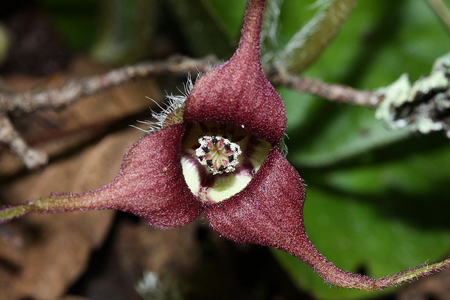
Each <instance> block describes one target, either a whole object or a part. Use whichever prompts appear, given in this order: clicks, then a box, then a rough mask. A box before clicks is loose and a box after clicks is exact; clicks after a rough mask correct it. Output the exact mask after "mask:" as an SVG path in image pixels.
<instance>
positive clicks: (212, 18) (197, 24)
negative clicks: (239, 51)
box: [168, 0, 243, 59]
mask: <svg viewBox="0 0 450 300" xmlns="http://www.w3.org/2000/svg"><path fill="white" fill-rule="evenodd" d="M168 3H169V4H170V8H171V9H172V11H173V12H174V13H175V16H176V18H177V21H178V24H179V25H180V28H181V30H182V31H183V33H184V36H185V40H186V42H187V44H188V46H189V47H190V50H191V51H192V52H193V54H194V56H205V55H209V54H215V55H217V56H218V57H220V58H224V59H228V58H230V56H231V54H232V53H233V51H234V45H233V43H232V42H231V39H230V38H229V37H228V35H227V32H226V30H225V28H226V26H225V25H224V23H223V22H221V21H219V19H218V18H217V15H216V14H212V11H210V10H209V9H208V8H210V7H205V5H204V4H203V1H202V0H169V1H168ZM230 12H231V10H227V14H228V15H229V14H230ZM242 15H243V11H242ZM241 22H242V21H241ZM219 24H220V25H219Z"/></svg>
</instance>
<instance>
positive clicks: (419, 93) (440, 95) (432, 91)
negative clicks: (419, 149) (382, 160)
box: [375, 53, 450, 135]
mask: <svg viewBox="0 0 450 300" xmlns="http://www.w3.org/2000/svg"><path fill="white" fill-rule="evenodd" d="M449 74H450V53H449V54H446V55H444V56H443V57H440V58H438V59H437V60H436V62H435V64H434V66H433V69H432V72H431V74H430V75H429V76H424V77H422V78H420V79H419V80H417V81H416V82H414V83H413V84H411V83H410V81H409V79H408V76H407V75H405V74H403V75H402V76H401V77H400V78H399V79H398V80H397V81H395V82H394V83H393V84H391V85H390V86H388V87H385V88H382V89H379V90H378V91H376V94H378V95H382V96H384V100H383V101H382V102H381V104H380V106H379V107H378V109H377V111H376V114H375V116H376V118H378V119H382V120H384V121H386V122H387V124H389V126H390V127H392V128H404V127H407V128H409V129H410V130H412V131H418V132H420V133H423V134H427V133H430V132H432V131H440V130H444V131H446V133H447V135H449V132H450V123H449V121H448V118H447V116H448V115H449V114H450V111H449V110H450V88H449V86H450V79H449V78H450V77H449Z"/></svg>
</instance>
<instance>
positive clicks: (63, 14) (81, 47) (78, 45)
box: [42, 0, 98, 51]
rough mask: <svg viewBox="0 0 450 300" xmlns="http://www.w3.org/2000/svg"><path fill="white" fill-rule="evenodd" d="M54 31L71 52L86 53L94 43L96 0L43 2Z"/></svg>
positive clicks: (51, 0) (95, 33) (45, 0)
mask: <svg viewBox="0 0 450 300" xmlns="http://www.w3.org/2000/svg"><path fill="white" fill-rule="evenodd" d="M42 4H43V6H44V7H45V8H46V10H47V11H48V12H49V16H50V18H51V21H52V23H53V24H54V26H55V30H56V31H57V32H58V33H59V34H60V35H61V37H62V39H63V40H64V43H65V44H66V46H67V47H68V48H69V49H70V50H72V51H86V50H88V49H89V48H90V46H91V45H92V43H93V42H94V41H95V37H96V35H97V33H98V31H97V15H98V8H97V1H96V0H70V1H60V0H43V1H42Z"/></svg>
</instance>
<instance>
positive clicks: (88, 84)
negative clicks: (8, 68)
mask: <svg viewBox="0 0 450 300" xmlns="http://www.w3.org/2000/svg"><path fill="white" fill-rule="evenodd" d="M211 63H214V64H215V63H218V61H217V59H215V58H214V57H205V58H203V59H198V60H196V59H192V58H187V57H181V56H176V57H171V58H169V59H168V60H166V61H161V62H145V63H140V64H136V65H134V66H128V67H123V68H120V69H116V70H113V71H110V72H108V73H106V74H103V75H97V76H91V77H86V78H84V79H81V80H73V81H70V82H68V83H67V84H65V85H64V86H62V87H61V88H56V89H44V90H42V91H39V92H26V93H20V94H15V93H0V111H3V112H21V113H32V112H34V111H36V110H38V109H56V108H60V107H64V106H67V105H69V104H71V103H73V102H76V101H77V100H79V99H81V98H84V97H87V96H90V95H93V94H97V93H99V92H102V91H104V90H106V89H108V88H111V87H115V86H118V85H121V84H124V83H126V82H129V81H132V80H135V79H138V78H147V77H151V76H159V75H185V74H187V73H189V72H197V71H200V72H205V71H207V70H208V69H209V68H210V66H211Z"/></svg>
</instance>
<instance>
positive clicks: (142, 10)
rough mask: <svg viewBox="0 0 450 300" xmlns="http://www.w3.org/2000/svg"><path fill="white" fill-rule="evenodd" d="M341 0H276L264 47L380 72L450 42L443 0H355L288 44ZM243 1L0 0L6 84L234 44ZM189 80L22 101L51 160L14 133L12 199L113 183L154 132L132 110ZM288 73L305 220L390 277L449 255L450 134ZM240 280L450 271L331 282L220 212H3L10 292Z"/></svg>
mask: <svg viewBox="0 0 450 300" xmlns="http://www.w3.org/2000/svg"><path fill="white" fill-rule="evenodd" d="M333 2H337V1H312V0H308V1H306V0H305V1H298V0H284V1H283V0H272V1H270V3H269V6H270V13H268V15H269V17H268V18H267V20H266V24H265V25H267V27H266V32H265V35H264V40H263V47H262V51H263V59H264V62H265V63H266V64H267V65H270V64H274V63H276V64H282V65H283V66H284V67H286V68H287V69H288V70H290V71H291V72H294V73H297V74H301V75H302V76H305V77H313V78H317V79H320V80H323V81H326V82H330V83H341V84H346V85H349V86H352V87H354V88H357V89H367V90H375V89H377V88H380V87H383V86H387V85H389V84H391V83H392V82H394V81H395V80H396V79H397V78H398V77H400V75H401V74H403V73H407V74H409V76H410V78H411V80H417V79H418V78H420V76H423V75H427V74H429V73H430V70H431V67H432V65H433V62H434V61H435V59H437V58H438V57H440V56H442V55H444V54H446V53H447V52H449V49H450V39H449V32H450V31H449V28H448V27H446V25H445V24H444V23H443V22H442V20H441V18H440V17H438V15H437V14H436V13H435V11H433V9H432V8H431V6H430V5H429V2H431V1H426V0H397V1H379V0H364V1H343V2H349V3H351V2H355V3H356V4H355V6H354V9H353V10H352V11H351V13H350V14H349V17H348V19H347V20H346V21H345V23H343V26H342V29H341V30H340V32H339V33H338V34H337V36H336V38H335V39H333V40H332V41H331V43H330V44H329V45H328V46H327V47H323V49H320V50H317V54H320V55H317V58H315V57H314V58H313V59H311V62H310V63H309V64H308V65H304V66H303V65H301V64H302V62H301V61H299V58H298V57H299V56H298V55H297V56H292V55H288V54H287V52H288V51H287V49H288V46H289V45H290V41H292V38H293V37H294V36H295V35H296V34H298V33H299V32H301V31H302V30H306V29H305V27H304V25H305V24H311V23H310V22H311V20H312V19H313V18H314V17H317V16H320V15H321V14H322V15H323V16H325V17H328V15H327V14H326V13H327V12H329V10H327V9H328V7H329V5H330V3H333ZM443 3H444V4H446V5H447V7H448V6H450V1H448V0H446V1H444V2H443ZM244 10H245V1H244V0H110V1H108V0H66V1H58V0H35V1H26V0H16V1H14V2H9V3H8V4H7V5H6V6H3V7H2V8H1V10H0V92H2V93H5V92H24V91H40V90H42V89H44V88H47V87H58V86H61V85H62V84H63V83H65V82H66V81H67V80H70V79H79V78H83V77H85V76H90V75H95V74H101V73H104V72H106V71H109V70H112V69H114V68H117V67H120V66H123V65H127V64H134V63H138V62H141V61H144V60H165V59H167V58H168V57H170V56H172V55H176V54H182V55H187V56H190V57H196V58H202V57H205V56H206V55H210V54H213V55H215V56H216V57H217V58H219V59H223V60H226V59H228V58H229V57H230V56H231V55H232V53H233V51H234V49H235V47H236V45H237V42H238V39H239V35H240V28H241V26H242V18H243V14H244ZM344 19H345V18H344ZM342 22H343V21H342ZM342 22H341V23H342ZM306 37H308V36H307V35H306ZM294 54H295V53H294ZM186 75H187V74H186ZM192 75H195V74H192ZM185 81H186V77H176V76H161V77H158V78H148V79H145V80H138V81H135V82H132V83H128V84H126V85H123V86H120V87H117V88H113V89H110V90H108V91H106V92H104V93H101V94H98V95H95V96H91V97H88V98H86V99H83V100H81V101H79V102H78V103H76V104H74V105H70V106H69V107H67V108H64V109H58V110H45V111H38V112H35V113H33V114H27V115H25V114H21V113H14V114H12V115H11V120H12V122H13V124H14V126H15V127H16V128H17V130H18V131H19V132H20V133H21V134H22V136H23V137H24V139H25V140H26V141H27V142H28V143H29V144H30V145H32V146H34V147H37V148H39V149H42V150H44V151H46V152H47V153H48V154H49V156H50V162H49V165H48V166H46V167H45V168H42V169H40V170H37V171H28V170H26V169H25V168H24V166H23V164H22V162H21V161H20V160H18V159H17V158H16V157H15V156H13V155H12V154H11V153H10V151H9V150H8V149H7V147H3V148H0V166H1V167H0V202H1V203H3V204H14V203H21V202H24V201H31V200H35V199H38V198H39V197H43V196H47V195H49V194H50V193H51V192H69V191H70V192H74V193H77V192H83V191H88V190H92V189H96V188H99V187H101V186H102V185H104V184H106V183H108V182H109V181H110V180H111V179H113V178H114V177H115V174H116V173H117V170H118V168H119V167H120V164H121V159H122V155H123V153H124V152H125V150H126V148H128V147H129V146H130V145H132V144H133V143H134V142H135V141H136V140H137V139H138V138H139V137H140V136H142V135H143V133H142V132H140V131H138V130H136V129H134V128H130V127H129V125H133V124H136V123H135V122H136V120H146V119H147V120H148V119H149V118H150V117H151V115H150V110H149V107H150V106H154V104H153V103H152V102H151V101H149V100H148V99H146V97H150V98H152V99H154V100H155V101H157V102H162V101H164V95H165V94H170V93H173V94H179V93H180V92H179V90H182V89H183V83H184V82H185ZM277 89H278V91H279V92H280V94H281V95H282V97H283V100H284V101H285V104H286V109H287V114H288V130H287V134H288V138H287V139H286V144H287V146H288V148H289V154H288V156H287V157H288V159H289V161H290V162H291V163H292V164H293V165H294V166H295V167H296V168H297V169H298V171H299V173H300V175H301V176H302V177H303V178H304V180H305V182H306V183H307V185H308V187H307V201H306V205H305V222H306V227H307V232H308V234H309V236H310V237H311V239H312V241H313V243H314V244H315V245H316V247H317V248H318V249H319V250H320V251H321V252H322V253H323V254H324V255H325V256H326V257H328V258H329V260H331V261H332V262H334V263H335V264H336V265H337V266H339V267H341V268H342V269H344V270H348V271H351V272H358V273H362V274H366V275H370V276H377V277H381V276H386V275H389V274H393V273H397V272H399V271H401V270H405V269H408V268H411V267H413V266H416V265H419V264H422V263H425V262H428V263H432V262H434V261H438V260H441V259H443V258H445V257H447V256H448V255H449V253H450V218H449V217H448V212H449V211H450V210H449V209H450V202H449V200H450V194H449V193H448V186H449V183H450V143H449V140H448V138H447V137H446V136H445V134H443V133H441V132H437V133H432V134H429V135H420V134H416V133H411V132H410V131H407V130H394V129H390V128H389V127H388V126H387V125H386V124H385V123H383V122H382V121H380V120H377V119H375V116H374V115H375V111H374V110H373V109H370V108H364V107H356V106H352V105H346V104H336V103H331V102H329V101H328V100H326V99H320V98H317V97H315V96H311V95H308V94H302V93H299V92H297V91H293V90H290V89H288V88H285V87H278V88H277ZM153 109H155V110H157V107H156V108H155V107H153ZM233 298H234V299H273V300H283V299H336V300H339V299H379V300H381V299H386V300H387V299H417V300H419V299H420V300H432V299H450V272H449V271H444V272H442V273H439V274H436V275H433V276H430V277H428V278H425V279H421V280H420V281H417V282H414V283H412V284H410V285H407V286H405V287H400V288H390V289H387V290H386V291H381V292H362V291H351V290H345V289H340V288H335V287H332V286H329V285H327V284H324V283H323V280H322V279H321V278H319V277H318V276H317V275H316V274H315V273H314V272H313V271H312V270H311V269H310V268H309V267H307V266H306V265H304V264H303V263H302V262H301V261H299V260H298V259H296V258H293V257H291V256H290V255H288V254H286V253H283V252H280V251H275V250H273V249H269V248H265V247H259V246H252V245H238V244H234V243H231V242H228V241H226V240H224V239H222V238H220V237H219V236H218V235H217V234H216V233H215V232H213V231H212V230H210V228H209V225H208V223H207V220H206V219H200V220H197V221H196V222H194V223H192V224H190V225H188V226H186V227H183V228H178V229H173V230H168V231H161V230H156V229H153V228H150V227H149V226H147V225H146V224H145V223H144V222H143V221H142V220H140V219H138V218H136V217H134V216H132V215H129V214H125V213H120V212H111V211H100V212H77V213H71V214H62V215H31V216H27V217H25V218H23V219H20V220H16V221H13V222H11V223H9V224H6V225H1V226H0V299H23V300H25V299H66V300H68V299H91V300H103V299H109V300H116V299H131V300H134V299H233Z"/></svg>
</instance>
